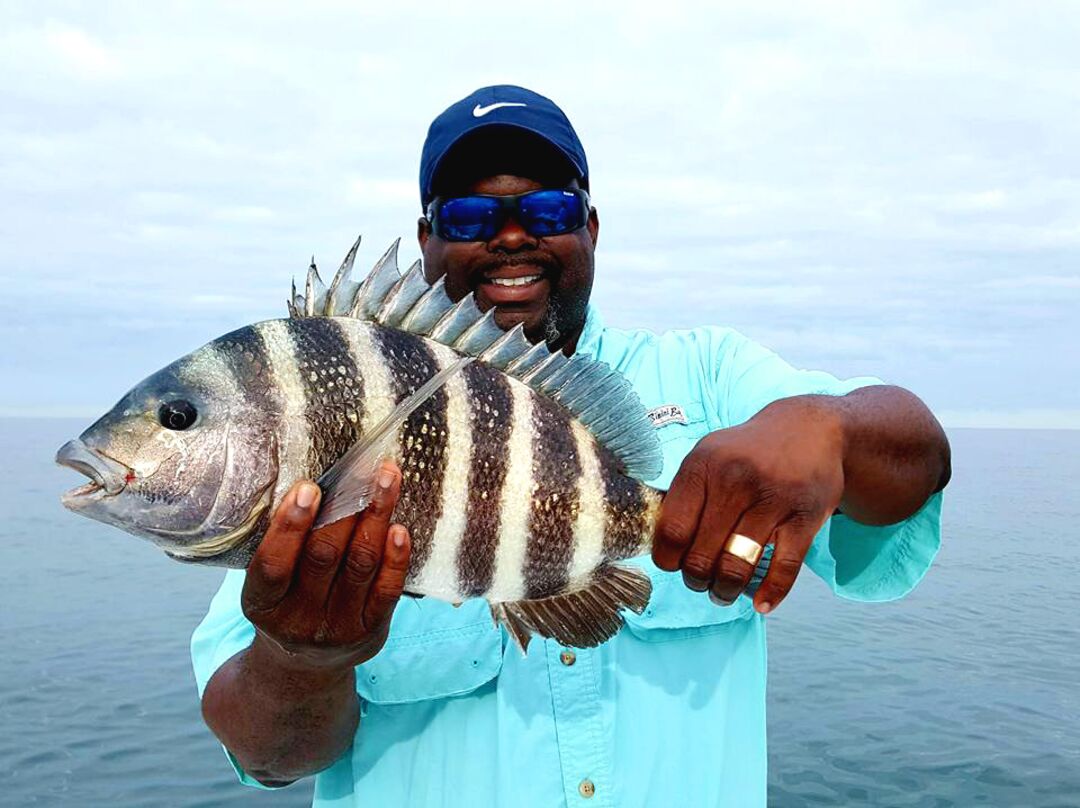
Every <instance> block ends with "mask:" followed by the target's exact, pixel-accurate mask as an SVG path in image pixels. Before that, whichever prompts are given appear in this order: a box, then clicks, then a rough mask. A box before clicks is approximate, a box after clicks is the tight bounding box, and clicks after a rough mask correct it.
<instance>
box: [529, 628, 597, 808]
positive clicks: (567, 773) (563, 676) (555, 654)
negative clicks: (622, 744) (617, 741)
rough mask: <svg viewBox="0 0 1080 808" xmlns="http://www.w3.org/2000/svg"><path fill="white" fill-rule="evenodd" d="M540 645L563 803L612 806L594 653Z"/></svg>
mask: <svg viewBox="0 0 1080 808" xmlns="http://www.w3.org/2000/svg"><path fill="white" fill-rule="evenodd" d="M545 645H546V650H547V661H548V676H549V677H550V681H551V696H552V706H553V708H554V715H555V726H556V732H557V735H558V739H559V765H560V767H561V769H562V775H563V790H564V794H565V799H566V803H567V805H570V806H572V805H581V806H585V805H588V806H589V807H590V808H593V806H601V805H602V806H606V808H614V802H613V794H612V787H611V783H612V779H611V770H612V767H611V761H610V760H609V759H608V749H609V746H610V743H609V741H608V739H605V737H604V720H603V713H602V710H601V704H600V694H599V691H598V685H597V682H596V676H597V668H596V659H595V656H596V654H597V653H598V651H597V650H596V649H580V650H571V649H568V648H563V647H560V646H559V645H558V644H557V643H553V642H551V641H546V642H545ZM568 660H569V661H568Z"/></svg>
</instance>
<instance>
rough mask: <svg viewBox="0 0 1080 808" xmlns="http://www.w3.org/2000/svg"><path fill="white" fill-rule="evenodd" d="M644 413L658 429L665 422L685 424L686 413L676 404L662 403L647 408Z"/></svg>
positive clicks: (665, 423)
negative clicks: (658, 405) (649, 408)
mask: <svg viewBox="0 0 1080 808" xmlns="http://www.w3.org/2000/svg"><path fill="white" fill-rule="evenodd" d="M646 415H648V416H649V421H651V422H652V425H653V427H654V428H656V429H659V428H660V427H662V426H665V425H667V424H685V423H686V413H685V412H683V408H682V407H680V406H679V405H678V404H664V405H663V406H660V407H655V408H653V409H651V410H649V411H648V412H647V413H646Z"/></svg>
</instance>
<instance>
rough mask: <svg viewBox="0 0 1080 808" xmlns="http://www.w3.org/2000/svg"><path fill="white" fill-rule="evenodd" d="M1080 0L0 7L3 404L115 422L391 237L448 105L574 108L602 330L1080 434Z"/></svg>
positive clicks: (405, 220)
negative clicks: (762, 359) (647, 335)
mask: <svg viewBox="0 0 1080 808" xmlns="http://www.w3.org/2000/svg"><path fill="white" fill-rule="evenodd" d="M1078 42H1080V5H1077V4H1075V3H1067V2H1063V3H1057V2H1040V3H993V2H953V3H948V4H944V3H934V2H926V3H921V2H905V3H892V2H877V3H873V4H870V3H861V2H805V1H803V2H792V3H774V2H745V3H744V2H725V3H722V4H716V3H681V2H675V0H666V1H665V2H663V3H655V2H649V3H636V2H620V3H618V4H616V3H599V2H598V3H589V4H587V3H562V2H545V3H544V4H542V5H541V6H533V5H530V4H514V5H511V4H506V3H497V4H496V3H424V4H418V3H409V2H393V3H391V2H384V3H378V4H376V3H365V4H361V3H357V2H352V3H330V2H305V3H280V2H232V3H220V4H219V3H198V2H193V3H142V2H130V3H128V2H108V3H107V2H100V3H93V4H91V3H70V4H68V3H58V2H21V3H20V2H6V3H4V4H3V5H2V6H0V76H3V80H2V81H0V283H2V284H3V288H4V289H5V290H6V292H5V293H4V294H3V295H2V296H0V379H2V380H3V381H2V383H0V384H2V386H0V415H79V416H86V417H91V416H96V415H98V414H100V413H101V412H104V411H105V410H106V409H107V408H108V407H110V406H111V405H112V404H113V403H114V402H115V401H116V400H117V399H118V398H119V397H120V396H121V395H122V394H123V393H124V392H125V391H126V390H127V389H128V388H130V387H131V386H132V385H134V384H135V383H136V382H137V381H139V380H140V379H141V378H143V377H144V376H145V375H147V374H148V373H150V372H152V371H154V370H156V369H157V368H159V367H161V366H163V365H165V364H168V363H169V362H170V361H172V360H173V359H175V358H177V357H178V356H180V355H182V354H184V353H186V352H188V351H190V350H192V349H194V348H195V347H197V346H199V345H201V344H203V343H205V342H207V341H209V340H210V339H213V338H214V337H216V336H218V335H220V334H222V333H225V332H227V331H230V330H232V329H234V328H236V327H239V326H241V325H244V324H246V323H250V322H254V321H257V320H263V319H269V318H273V317H278V316H282V315H283V314H284V313H285V307H284V301H285V297H286V293H287V291H288V287H289V282H290V280H291V279H292V278H293V277H294V276H296V277H301V276H302V274H303V272H304V271H305V268H306V266H307V264H308V262H309V259H310V258H311V255H312V254H314V255H315V258H316V260H317V262H318V263H319V264H320V266H321V267H323V268H324V269H325V270H329V272H326V273H324V274H332V271H333V269H335V268H336V266H337V264H338V263H339V262H340V260H341V257H342V256H343V255H344V253H345V251H346V249H347V248H348V246H349V245H350V244H351V242H352V241H353V240H354V239H355V237H356V236H357V235H358V234H362V235H363V242H362V246H361V250H360V256H359V259H358V264H360V265H361V266H363V265H366V264H370V263H373V262H374V261H375V259H376V258H378V256H379V255H380V254H381V253H382V252H383V250H384V249H385V248H386V246H387V245H388V244H389V243H390V242H391V241H392V240H393V239H394V238H397V237H399V236H400V237H402V251H401V256H402V267H403V268H404V267H405V266H407V265H408V264H409V263H411V262H412V261H413V259H415V258H417V257H419V250H418V248H417V246H416V241H415V232H416V219H417V216H418V215H419V213H420V208H419V199H418V189H417V172H418V163H419V154H420V148H421V145H422V143H423V139H424V135H425V133H426V130H427V126H428V125H429V123H430V122H431V120H432V118H433V117H434V116H435V115H437V114H438V113H439V112H440V111H441V110H442V109H444V108H445V107H446V106H448V105H449V104H451V103H453V102H454V101H456V100H458V99H459V98H461V97H463V96H465V95H467V94H468V93H469V92H471V91H472V90H473V89H475V88H477V87H480V86H484V85H488V84H497V83H515V84H522V85H524V86H527V87H530V88H532V89H534V90H537V91H538V92H541V93H543V94H545V95H547V96H549V97H551V98H553V99H554V100H555V101H556V102H557V103H558V104H559V105H560V106H562V108H563V109H564V110H565V111H566V112H567V114H568V115H569V117H570V119H571V121H572V122H573V124H574V126H575V128H576V129H577V132H578V134H579V135H580V137H581V139H582V141H583V143H584V146H585V149H586V152H587V154H588V158H589V163H590V169H591V188H592V195H593V201H594V203H595V205H596V207H597V209H598V210H599V214H600V221H601V228H600V241H599V246H598V249H597V254H596V261H597V274H596V285H595V288H594V295H593V301H594V303H596V305H597V306H598V308H599V310H600V311H601V312H602V313H603V315H604V319H605V321H606V323H607V324H609V325H615V326H621V327H645V328H650V329H653V330H657V331H660V330H665V329H669V328H689V327H694V326H698V325H725V326H733V327H735V328H738V329H739V330H740V331H742V332H744V333H746V334H748V335H749V336H751V337H753V338H755V339H757V340H759V341H760V342H763V343H765V344H766V345H768V346H770V347H771V348H773V349H774V350H776V351H778V352H779V353H780V354H781V355H782V356H784V357H785V358H786V359H788V361H790V362H792V363H793V364H795V365H798V366H802V367H815V368H822V369H825V370H829V371H830V372H832V373H835V374H836V375H839V376H852V375H862V374H871V375H875V376H878V377H880V378H882V379H884V380H886V381H888V382H891V383H895V384H900V385H903V386H905V387H908V388H909V389H911V390H913V391H915V392H916V393H917V394H919V395H920V396H921V397H922V398H923V399H924V400H925V401H926V402H927V403H928V404H929V405H930V406H931V408H932V409H933V410H934V411H935V412H936V413H937V414H938V415H939V417H940V418H941V419H942V420H943V422H944V423H945V424H946V425H947V426H994V427H1009V426H1016V427H1065V428H1080V350H1078V348H1080V327H1078V321H1080V148H1078V147H1077V144H1080V47H1077V43H1078Z"/></svg>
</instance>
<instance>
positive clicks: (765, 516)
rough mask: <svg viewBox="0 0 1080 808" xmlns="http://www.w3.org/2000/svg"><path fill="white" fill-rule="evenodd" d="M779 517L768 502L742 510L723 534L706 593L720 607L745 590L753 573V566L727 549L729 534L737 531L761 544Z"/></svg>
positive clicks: (767, 538)
mask: <svg viewBox="0 0 1080 808" xmlns="http://www.w3.org/2000/svg"><path fill="white" fill-rule="evenodd" d="M779 521H780V516H779V515H778V514H776V512H775V511H774V510H773V509H772V508H771V507H769V506H768V505H760V504H759V505H757V506H755V507H753V508H750V509H749V510H747V511H746V513H744V514H743V515H742V516H741V517H740V518H739V521H738V522H736V523H735V525H733V526H732V528H731V530H729V531H728V533H727V534H726V535H725V536H724V541H723V545H724V546H723V548H722V549H721V552H720V554H719V556H717V558H716V566H715V567H714V569H713V570H712V587H711V588H710V590H709V596H710V597H711V598H712V599H713V601H714V602H716V603H718V604H720V605H721V606H730V605H731V604H732V603H734V602H735V598H737V597H738V596H739V594H740V593H741V592H742V591H743V590H744V589H746V585H747V584H749V583H750V577H751V576H752V575H753V574H754V565H753V564H751V563H749V562H748V561H746V560H745V559H743V558H740V557H739V556H737V555H735V554H734V553H731V552H728V551H727V549H726V548H727V546H728V544H729V542H730V540H731V536H732V534H735V533H738V534H741V535H743V536H746V537H747V538H748V539H751V540H753V541H754V542H755V543H756V544H759V545H761V546H762V547H764V546H765V545H766V544H767V543H768V542H769V540H770V538H771V537H772V535H773V531H774V530H775V529H776V523H777V522H779Z"/></svg>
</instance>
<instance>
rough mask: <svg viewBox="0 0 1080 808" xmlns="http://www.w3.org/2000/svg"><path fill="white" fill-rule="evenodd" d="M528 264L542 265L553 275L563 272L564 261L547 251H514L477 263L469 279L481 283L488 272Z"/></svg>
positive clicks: (545, 271)
mask: <svg viewBox="0 0 1080 808" xmlns="http://www.w3.org/2000/svg"><path fill="white" fill-rule="evenodd" d="M526 265H528V266H537V267H540V268H541V269H543V270H544V273H545V274H547V275H551V276H555V275H558V274H559V273H560V272H562V263H561V262H560V261H559V260H558V259H557V258H555V256H553V255H547V254H546V253H513V254H506V255H498V256H494V257H492V258H489V259H487V260H486V261H483V262H482V263H480V264H477V266H476V268H475V269H473V271H472V272H471V273H470V278H469V280H470V281H472V282H473V283H479V282H480V281H482V280H484V279H486V278H487V275H488V273H491V272H497V271H498V270H500V269H507V268H511V267H519V266H526Z"/></svg>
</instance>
